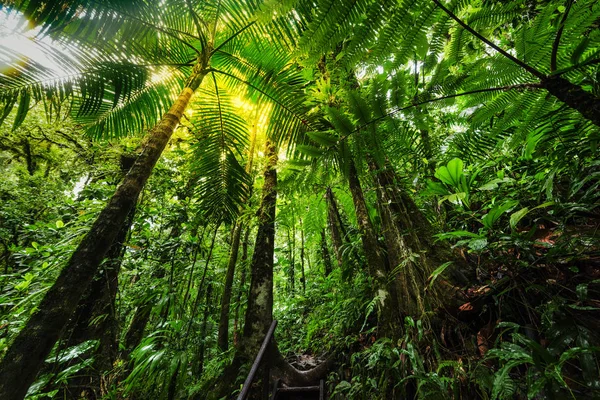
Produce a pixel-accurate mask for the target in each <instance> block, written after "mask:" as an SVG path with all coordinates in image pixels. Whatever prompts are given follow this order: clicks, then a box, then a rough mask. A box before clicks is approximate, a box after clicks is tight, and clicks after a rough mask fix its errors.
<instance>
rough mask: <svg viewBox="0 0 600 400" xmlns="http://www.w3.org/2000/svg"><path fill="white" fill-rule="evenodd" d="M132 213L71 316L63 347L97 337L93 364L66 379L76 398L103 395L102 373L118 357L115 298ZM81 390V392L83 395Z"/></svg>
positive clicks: (69, 389) (92, 397) (68, 389)
mask: <svg viewBox="0 0 600 400" xmlns="http://www.w3.org/2000/svg"><path fill="white" fill-rule="evenodd" d="M134 216H135V207H134V208H133V209H132V210H131V211H130V212H129V216H128V217H127V221H126V222H125V223H124V224H123V226H122V227H121V230H120V231H119V234H118V236H117V239H116V240H115V242H114V243H113V245H112V246H111V248H110V250H109V252H108V255H107V260H106V262H105V263H104V265H103V268H102V271H101V273H100V274H99V275H98V276H96V278H94V280H93V281H92V283H91V285H90V287H89V289H88V291H87V293H86V294H85V296H84V297H83V298H82V299H81V301H80V302H79V304H78V305H77V308H76V310H75V313H74V316H73V318H72V319H71V325H72V327H71V329H67V330H68V331H71V334H70V336H69V337H68V339H67V344H66V347H72V346H75V345H78V344H80V343H83V342H85V341H87V340H98V341H99V346H98V349H97V351H96V353H95V355H94V364H93V367H92V368H90V369H88V370H87V372H84V371H82V372H80V373H79V374H78V376H79V377H78V378H75V379H73V380H70V381H69V386H68V387H67V389H66V390H67V391H68V392H70V393H71V394H72V395H73V394H75V396H76V397H77V398H80V397H84V398H89V399H95V398H100V397H102V395H103V393H101V388H102V386H103V385H102V382H101V381H102V373H103V372H105V371H108V370H110V369H111V368H112V365H113V363H114V361H115V359H116V357H117V349H118V342H117V339H118V325H117V320H116V313H115V300H116V296H117V292H118V277H119V271H120V269H121V262H122V260H123V256H124V254H125V245H124V244H125V241H126V240H127V236H128V234H129V232H130V229H131V225H132V223H133V219H134ZM82 393H84V394H83V395H82Z"/></svg>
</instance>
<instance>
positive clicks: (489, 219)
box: [481, 200, 519, 229]
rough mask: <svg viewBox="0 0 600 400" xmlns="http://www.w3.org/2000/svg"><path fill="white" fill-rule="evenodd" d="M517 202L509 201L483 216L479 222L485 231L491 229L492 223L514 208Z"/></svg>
mask: <svg viewBox="0 0 600 400" xmlns="http://www.w3.org/2000/svg"><path fill="white" fill-rule="evenodd" d="M518 203H519V202H518V201H517V200H509V201H506V202H504V203H502V204H499V205H497V206H495V207H494V208H492V209H491V210H490V211H489V212H488V213H487V214H486V215H484V216H483V218H482V219H481V222H482V223H483V226H485V227H486V228H487V229H492V227H493V225H494V223H495V222H496V221H498V219H500V217H501V216H502V214H503V213H505V212H506V211H508V210H510V209H511V208H513V207H514V206H516V205H517V204H518Z"/></svg>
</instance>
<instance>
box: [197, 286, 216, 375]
mask: <svg viewBox="0 0 600 400" xmlns="http://www.w3.org/2000/svg"><path fill="white" fill-rule="evenodd" d="M211 296H212V285H211V284H210V283H209V284H208V285H207V286H206V304H205V305H204V316H203V317H202V325H201V326H200V338H201V340H202V341H201V342H200V349H199V350H198V364H197V367H196V369H195V371H194V372H195V376H197V377H199V376H201V375H202V372H204V355H205V353H206V337H207V334H206V327H207V324H208V316H209V315H210V297H211Z"/></svg>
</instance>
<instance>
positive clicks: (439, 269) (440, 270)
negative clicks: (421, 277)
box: [427, 261, 452, 287]
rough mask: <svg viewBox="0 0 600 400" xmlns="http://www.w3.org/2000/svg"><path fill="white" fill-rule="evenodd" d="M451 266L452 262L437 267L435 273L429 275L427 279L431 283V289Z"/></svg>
mask: <svg viewBox="0 0 600 400" xmlns="http://www.w3.org/2000/svg"><path fill="white" fill-rule="evenodd" d="M450 265H452V261H448V262H445V263H443V264H442V265H440V266H439V267H437V268H436V269H435V271H433V272H432V273H431V275H429V278H427V280H428V281H429V287H431V286H432V285H433V282H435V280H436V279H437V277H438V276H440V275H441V274H443V273H444V271H445V270H446V268H448V267H449V266H450Z"/></svg>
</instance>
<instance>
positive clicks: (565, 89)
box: [542, 76, 600, 126]
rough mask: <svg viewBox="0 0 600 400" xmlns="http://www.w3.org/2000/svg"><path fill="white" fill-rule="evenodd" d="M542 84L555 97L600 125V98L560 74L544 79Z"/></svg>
mask: <svg viewBox="0 0 600 400" xmlns="http://www.w3.org/2000/svg"><path fill="white" fill-rule="evenodd" d="M542 86H543V87H544V88H545V89H546V90H547V91H548V92H550V94H552V95H553V96H554V97H556V98H557V99H559V100H560V101H562V102H563V103H565V104H566V105H568V106H569V107H571V108H573V109H575V110H577V111H579V113H580V114H581V115H583V116H584V117H585V118H587V119H589V120H590V121H591V122H592V123H593V124H594V125H596V126H600V98H598V97H596V96H594V95H593V94H592V93H589V92H586V91H585V90H583V89H582V88H581V86H578V85H574V84H572V83H571V82H569V81H568V80H566V79H565V78H562V77H560V76H549V77H547V78H544V79H542Z"/></svg>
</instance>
